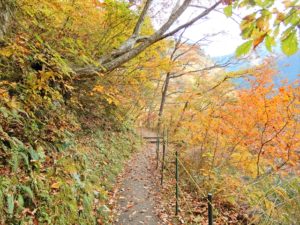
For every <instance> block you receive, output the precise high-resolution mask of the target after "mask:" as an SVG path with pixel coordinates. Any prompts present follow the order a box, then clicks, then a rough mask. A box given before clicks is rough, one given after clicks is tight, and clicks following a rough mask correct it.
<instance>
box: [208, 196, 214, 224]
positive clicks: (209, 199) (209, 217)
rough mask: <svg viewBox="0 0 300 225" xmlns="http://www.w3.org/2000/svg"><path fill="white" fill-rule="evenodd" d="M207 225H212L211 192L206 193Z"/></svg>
mask: <svg viewBox="0 0 300 225" xmlns="http://www.w3.org/2000/svg"><path fill="white" fill-rule="evenodd" d="M207 201H208V225H213V207H212V194H211V193H208V196H207Z"/></svg>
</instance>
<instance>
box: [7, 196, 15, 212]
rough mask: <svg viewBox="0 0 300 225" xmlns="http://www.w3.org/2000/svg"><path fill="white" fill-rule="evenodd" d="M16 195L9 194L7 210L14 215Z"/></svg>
mask: <svg viewBox="0 0 300 225" xmlns="http://www.w3.org/2000/svg"><path fill="white" fill-rule="evenodd" d="M14 208H15V205H14V196H13V195H11V194H8V195H7V212H8V214H10V215H12V214H13V213H14Z"/></svg>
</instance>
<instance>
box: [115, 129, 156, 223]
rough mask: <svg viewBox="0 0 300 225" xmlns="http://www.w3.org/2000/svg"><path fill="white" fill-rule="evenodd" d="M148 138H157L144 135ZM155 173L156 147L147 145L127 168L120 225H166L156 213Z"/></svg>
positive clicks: (120, 196)
mask: <svg viewBox="0 0 300 225" xmlns="http://www.w3.org/2000/svg"><path fill="white" fill-rule="evenodd" d="M143 135H144V136H154V134H153V133H151V132H148V131H143ZM156 173H157V172H155V144H145V146H144V147H143V149H142V150H141V151H139V152H138V153H137V154H136V155H135V156H134V157H133V158H132V159H131V160H130V161H129V163H128V164H127V167H126V168H125V171H124V173H123V174H122V177H121V178H120V180H119V183H120V187H119V189H118V191H117V196H118V200H117V205H118V218H117V221H115V223H114V224H116V225H141V224H147V225H157V224H162V223H161V222H160V220H159V218H158V216H157V215H156V213H155V211H156V210H155V200H154V198H155V196H156V195H157V193H158V188H159V187H158V185H157V180H156V179H157V176H158V175H157V174H156Z"/></svg>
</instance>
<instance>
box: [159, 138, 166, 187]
mask: <svg viewBox="0 0 300 225" xmlns="http://www.w3.org/2000/svg"><path fill="white" fill-rule="evenodd" d="M165 154H166V139H165V132H164V134H163V155H162V162H161V180H160V184H161V185H163V182H164V169H165Z"/></svg>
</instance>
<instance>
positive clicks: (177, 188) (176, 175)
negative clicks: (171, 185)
mask: <svg viewBox="0 0 300 225" xmlns="http://www.w3.org/2000/svg"><path fill="white" fill-rule="evenodd" d="M175 154H176V155H175V156H176V159H175V164H176V173H175V177H176V209H175V214H176V216H177V215H178V212H179V202H178V198H179V187H178V182H179V174H178V172H179V171H178V150H176V153H175Z"/></svg>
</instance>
